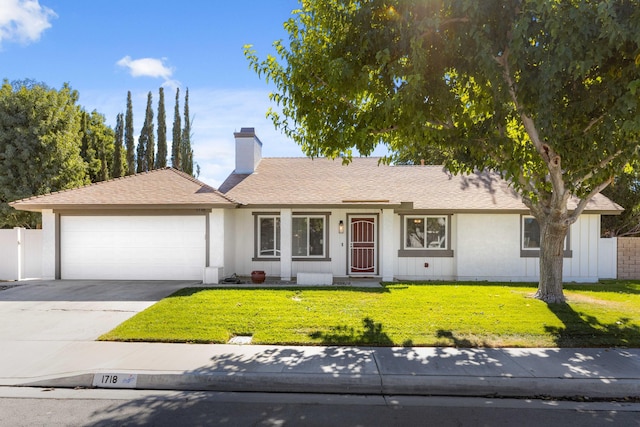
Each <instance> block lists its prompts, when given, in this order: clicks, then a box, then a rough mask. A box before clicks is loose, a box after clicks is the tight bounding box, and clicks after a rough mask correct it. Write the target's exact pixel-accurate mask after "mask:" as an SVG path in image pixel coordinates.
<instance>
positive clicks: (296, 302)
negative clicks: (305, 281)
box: [100, 281, 640, 347]
mask: <svg viewBox="0 0 640 427" xmlns="http://www.w3.org/2000/svg"><path fill="white" fill-rule="evenodd" d="M535 290H536V287H535V285H533V284H513V283H509V284H506V283H486V284H485V283H483V284H477V283H428V284H388V285H386V286H385V287H383V288H380V289H369V288H268V287H262V288H252V289H247V288H243V289H230V288H225V289H203V288H188V289H183V290H181V291H179V292H177V293H175V294H173V295H171V296H169V297H167V298H165V299H164V300H162V301H160V302H158V303H157V304H155V305H154V306H152V307H150V308H149V309H147V310H145V311H143V312H141V313H139V314H137V315H136V316H134V317H133V318H131V319H130V320H128V321H126V322H124V323H123V324H121V325H120V326H118V327H117V328H116V329H114V330H113V331H111V332H109V333H107V334H105V335H103V336H102V337H100V339H101V340H117V341H161V342H193V343H226V342H227V341H229V339H230V338H232V337H233V336H236V335H251V336H252V337H253V340H252V343H254V344H285V345H286V344H296V345H333V344H336V345H376V346H458V347H475V346H482V347H602V346H607V347H608V346H626V347H640V282H622V281H611V282H606V283H603V284H597V285H566V286H565V295H566V296H567V299H568V304H566V305H547V304H545V303H544V302H542V301H539V300H536V299H533V298H532V295H533V294H534V292H535Z"/></svg>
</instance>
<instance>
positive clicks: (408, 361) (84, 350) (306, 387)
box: [0, 341, 640, 398]
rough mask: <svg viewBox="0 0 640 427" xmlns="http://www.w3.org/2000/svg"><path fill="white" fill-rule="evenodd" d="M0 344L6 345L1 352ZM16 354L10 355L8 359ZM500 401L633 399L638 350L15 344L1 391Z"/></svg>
mask: <svg viewBox="0 0 640 427" xmlns="http://www.w3.org/2000/svg"><path fill="white" fill-rule="evenodd" d="M3 347H4V346H3ZM11 355H13V357H12V356H11ZM114 375H115V376H119V378H121V379H122V378H124V377H127V378H129V381H128V382H127V384H124V385H123V384H98V386H99V387H107V388H140V389H163V390H207V391H251V392H309V393H340V394H395V395H433V396H438V395H440V396H505V397H541V396H545V397H553V398H562V397H576V396H580V397H582V396H585V397H589V398H625V397H640V349H454V348H372V347H280V346H258V345H243V346H240V345H202V344H197V345H196V344H194V345H190V344H163V343H155V344H152V343H112V342H78V341H58V342H49V343H48V344H46V345H43V343H42V342H25V341H23V342H14V343H12V348H11V349H7V348H6V347H4V350H3V352H2V356H0V385H2V386H36V387H92V386H94V385H95V384H96V383H95V381H96V380H97V381H100V380H99V378H102V377H111V378H112V377H113V376H114Z"/></svg>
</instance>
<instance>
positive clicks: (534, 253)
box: [520, 249, 573, 258]
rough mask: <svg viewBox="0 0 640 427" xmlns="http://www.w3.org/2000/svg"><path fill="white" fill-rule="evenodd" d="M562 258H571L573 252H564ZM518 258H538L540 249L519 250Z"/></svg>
mask: <svg viewBox="0 0 640 427" xmlns="http://www.w3.org/2000/svg"><path fill="white" fill-rule="evenodd" d="M562 257H563V258H573V251H572V250H566V251H564V253H563V254H562ZM520 258H540V249H520Z"/></svg>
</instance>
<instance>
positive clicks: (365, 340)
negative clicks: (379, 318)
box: [309, 317, 410, 347]
mask: <svg viewBox="0 0 640 427" xmlns="http://www.w3.org/2000/svg"><path fill="white" fill-rule="evenodd" d="M362 323H363V327H364V330H363V331H357V330H356V329H355V328H352V327H348V326H336V327H334V328H333V332H328V333H324V332H321V331H316V332H312V333H310V334H309V337H311V338H313V339H319V340H320V341H319V344H322V345H375V346H385V347H389V346H392V345H393V341H392V340H391V338H389V335H387V334H386V333H385V332H384V331H383V329H384V326H382V323H376V322H374V321H373V319H371V318H369V317H365V318H364V319H362ZM406 344H409V345H410V343H406Z"/></svg>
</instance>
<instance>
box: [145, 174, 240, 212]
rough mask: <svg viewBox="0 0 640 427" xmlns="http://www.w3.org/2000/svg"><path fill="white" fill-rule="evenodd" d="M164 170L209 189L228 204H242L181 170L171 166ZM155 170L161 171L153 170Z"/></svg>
mask: <svg viewBox="0 0 640 427" xmlns="http://www.w3.org/2000/svg"><path fill="white" fill-rule="evenodd" d="M164 169H169V170H171V171H172V172H175V173H176V174H178V175H179V176H181V177H183V178H185V179H188V180H190V181H191V182H193V183H195V184H198V185H201V186H203V187H206V188H209V189H211V190H213V192H214V193H216V194H218V195H219V196H221V197H223V198H224V199H226V200H228V201H229V202H231V203H237V204H242V203H240V202H239V201H238V200H234V199H232V198H231V197H229V196H227V195H226V194H224V193H222V192H221V191H220V190H218V189H217V188H215V187H212V186H211V185H209V184H207V183H204V182H202V181H200V180H199V179H198V178H196V177H194V176H192V175H189V174H188V173H186V172H184V171H181V170H179V169H176V168H174V167H172V166H167V167H166V168H164ZM155 170H161V169H155Z"/></svg>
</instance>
